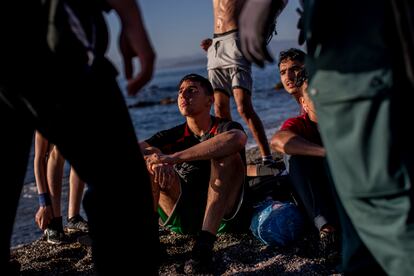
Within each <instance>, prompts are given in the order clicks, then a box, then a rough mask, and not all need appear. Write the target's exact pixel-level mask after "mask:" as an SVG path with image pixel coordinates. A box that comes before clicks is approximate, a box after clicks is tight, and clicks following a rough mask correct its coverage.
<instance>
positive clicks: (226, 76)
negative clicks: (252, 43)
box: [207, 32, 253, 96]
mask: <svg viewBox="0 0 414 276" xmlns="http://www.w3.org/2000/svg"><path fill="white" fill-rule="evenodd" d="M207 58H208V63H207V69H208V78H209V80H210V82H211V84H212V86H213V88H214V90H218V91H221V92H224V93H226V94H227V95H228V96H230V95H231V92H232V91H233V89H235V88H242V89H244V90H245V91H246V92H247V93H248V94H249V95H250V94H251V90H252V83H253V82H252V76H251V63H250V62H249V61H247V60H246V59H245V58H244V56H243V54H242V53H241V51H240V41H239V38H238V33H237V32H232V33H229V34H226V35H223V36H219V37H215V38H214V39H213V43H212V45H211V46H210V47H209V49H208V53H207Z"/></svg>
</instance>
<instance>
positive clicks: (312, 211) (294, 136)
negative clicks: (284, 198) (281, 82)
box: [271, 74, 337, 251]
mask: <svg viewBox="0 0 414 276" xmlns="http://www.w3.org/2000/svg"><path fill="white" fill-rule="evenodd" d="M297 77H298V78H299V79H300V78H301V77H302V80H301V81H296V85H297V86H298V87H300V88H301V89H300V90H298V92H297V93H298V94H296V96H298V95H300V96H298V102H299V103H300V105H301V107H302V109H303V113H302V114H301V115H300V116H298V117H295V118H290V119H288V120H286V121H285V122H284V123H283V125H282V127H281V128H280V130H279V131H277V132H276V133H275V134H274V135H273V137H272V140H271V146H272V148H273V149H274V150H276V151H279V152H282V153H284V154H285V163H286V167H287V169H288V172H289V176H290V178H291V182H292V185H293V187H294V189H295V191H296V193H297V194H298V196H299V198H300V201H301V203H302V204H303V206H304V208H305V211H306V212H307V215H308V217H309V218H310V219H311V221H312V222H313V223H314V225H315V227H316V228H317V229H318V231H319V234H320V238H321V243H320V245H321V249H322V250H324V251H325V250H330V249H336V248H331V247H332V246H336V245H337V241H336V234H335V231H336V230H335V227H334V226H333V225H335V224H336V221H337V216H336V212H335V210H336V209H335V202H334V195H333V192H332V187H331V185H330V179H329V176H328V172H327V170H326V167H325V161H324V158H325V148H324V147H323V145H322V141H321V138H320V135H319V131H318V127H317V116H316V113H315V108H314V105H313V102H312V101H311V99H310V98H309V95H308V93H307V80H306V76H301V74H299V75H298V76H297ZM296 96H295V97H296Z"/></svg>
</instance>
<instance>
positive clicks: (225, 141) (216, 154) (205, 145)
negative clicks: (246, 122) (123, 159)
mask: <svg viewBox="0 0 414 276" xmlns="http://www.w3.org/2000/svg"><path fill="white" fill-rule="evenodd" d="M246 141H247V136H246V134H245V133H244V132H243V131H241V130H238V129H232V130H229V131H226V132H223V133H220V134H218V135H217V136H215V137H213V138H211V139H208V140H206V141H204V142H201V143H200V144H197V145H195V146H193V147H191V148H188V149H186V150H183V151H179V152H175V153H173V154H169V155H168V154H162V153H160V152H158V153H157V152H154V153H152V154H151V155H150V156H148V157H147V158H146V159H147V163H150V164H158V163H167V164H177V163H182V162H187V161H194V160H210V159H220V158H223V157H226V156H229V155H232V154H235V153H237V152H239V151H240V150H242V149H243V147H244V146H245V145H246ZM145 144H146V145H145ZM140 145H141V148H143V147H145V148H148V146H149V145H148V144H147V143H145V142H141V143H140Z"/></svg>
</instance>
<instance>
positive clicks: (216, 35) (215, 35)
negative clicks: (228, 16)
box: [213, 29, 239, 38]
mask: <svg viewBox="0 0 414 276" xmlns="http://www.w3.org/2000/svg"><path fill="white" fill-rule="evenodd" d="M238 31H239V29H234V30H231V31H227V32H224V33H220V34H214V35H213V38H218V37H223V36H226V35H229V34H231V33H237V32H238Z"/></svg>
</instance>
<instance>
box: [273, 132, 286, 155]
mask: <svg viewBox="0 0 414 276" xmlns="http://www.w3.org/2000/svg"><path fill="white" fill-rule="evenodd" d="M270 147H271V149H272V150H273V151H277V152H281V153H286V152H285V145H284V143H283V142H282V140H281V139H280V137H279V135H278V134H277V133H276V134H275V135H273V137H272V139H271V141H270Z"/></svg>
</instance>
